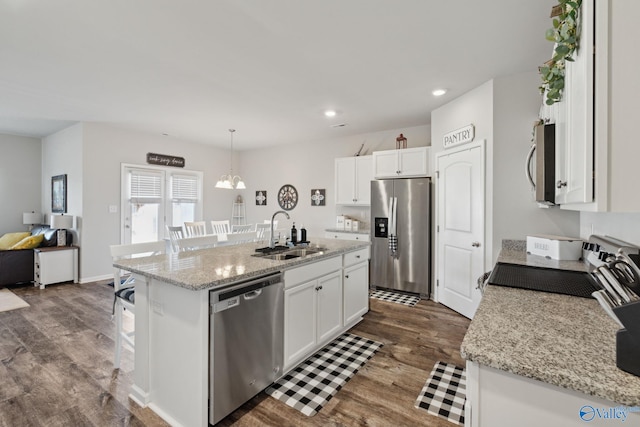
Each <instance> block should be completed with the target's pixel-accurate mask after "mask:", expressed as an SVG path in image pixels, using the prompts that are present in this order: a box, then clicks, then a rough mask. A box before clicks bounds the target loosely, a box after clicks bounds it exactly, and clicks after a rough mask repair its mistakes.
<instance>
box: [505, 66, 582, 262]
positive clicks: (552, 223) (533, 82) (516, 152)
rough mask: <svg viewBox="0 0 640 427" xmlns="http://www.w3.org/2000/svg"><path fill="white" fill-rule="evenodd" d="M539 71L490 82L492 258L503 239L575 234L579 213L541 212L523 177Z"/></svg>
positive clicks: (539, 100)
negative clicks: (492, 145) (542, 234)
mask: <svg viewBox="0 0 640 427" xmlns="http://www.w3.org/2000/svg"><path fill="white" fill-rule="evenodd" d="M539 85H540V75H539V74H538V73H537V72H530V73H522V74H516V75H512V76H507V77H501V78H497V79H495V80H494V93H493V106H494V116H493V118H494V121H493V138H494V152H493V168H492V170H493V175H494V179H493V212H494V223H493V246H494V247H493V249H494V250H493V254H494V257H493V259H494V260H495V259H496V257H497V255H498V252H499V250H500V247H501V245H502V240H503V239H524V238H526V236H527V235H528V234H539V233H544V234H554V235H563V236H578V234H579V224H580V219H579V215H578V214H576V213H575V212H567V211H563V210H560V209H559V208H558V207H555V208H549V209H545V208H539V207H538V205H537V203H536V202H535V198H534V195H533V193H532V191H531V187H530V185H529V182H528V180H527V178H526V176H525V173H524V161H525V159H526V156H527V152H528V151H529V148H530V147H531V136H532V129H533V123H534V121H536V120H537V118H538V114H539V109H540V105H541V103H542V97H541V95H540V92H539V90H538V86H539Z"/></svg>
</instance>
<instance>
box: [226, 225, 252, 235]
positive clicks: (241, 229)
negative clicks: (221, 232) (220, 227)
mask: <svg viewBox="0 0 640 427" xmlns="http://www.w3.org/2000/svg"><path fill="white" fill-rule="evenodd" d="M251 231H256V225H255V224H233V225H232V226H231V232H232V233H249V232H251Z"/></svg>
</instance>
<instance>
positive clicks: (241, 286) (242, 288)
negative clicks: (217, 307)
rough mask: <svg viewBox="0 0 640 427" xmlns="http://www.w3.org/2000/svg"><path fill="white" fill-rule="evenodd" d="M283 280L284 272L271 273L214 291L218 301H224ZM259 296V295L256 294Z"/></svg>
mask: <svg viewBox="0 0 640 427" xmlns="http://www.w3.org/2000/svg"><path fill="white" fill-rule="evenodd" d="M281 282H282V274H281V273H277V274H269V275H267V276H262V277H258V278H256V279H253V280H249V281H246V282H241V283H237V284H236V285H235V286H233V285H232V286H231V287H228V288H226V289H225V290H221V291H214V292H213V293H214V294H217V298H216V300H217V301H224V300H228V299H231V298H233V297H236V296H238V295H244V294H247V293H250V292H252V291H255V290H257V289H262V288H265V287H267V286H271V285H275V284H277V283H281ZM256 296H257V295H256Z"/></svg>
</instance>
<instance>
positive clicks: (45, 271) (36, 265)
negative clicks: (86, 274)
mask: <svg viewBox="0 0 640 427" xmlns="http://www.w3.org/2000/svg"><path fill="white" fill-rule="evenodd" d="M71 281H73V282H74V283H78V248H77V247H76V246H54V247H50V248H37V249H34V250H33V283H34V286H39V287H40V289H44V287H45V286H46V285H50V284H52V283H61V282H71Z"/></svg>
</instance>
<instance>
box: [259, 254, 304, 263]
mask: <svg viewBox="0 0 640 427" xmlns="http://www.w3.org/2000/svg"><path fill="white" fill-rule="evenodd" d="M258 256H260V257H261V258H268V259H274V260H276V261H283V260H286V259H293V258H300V255H295V254H270V255H258Z"/></svg>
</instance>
